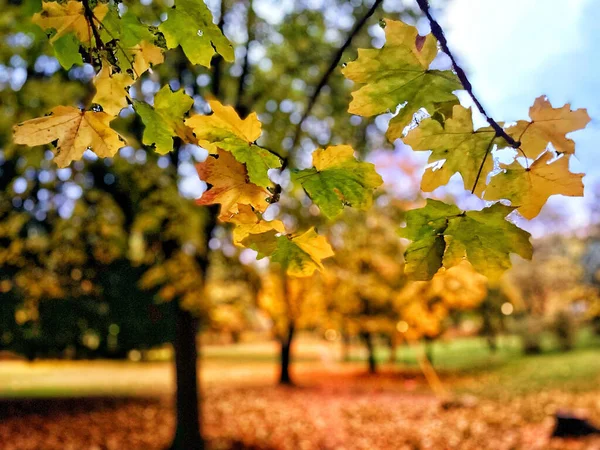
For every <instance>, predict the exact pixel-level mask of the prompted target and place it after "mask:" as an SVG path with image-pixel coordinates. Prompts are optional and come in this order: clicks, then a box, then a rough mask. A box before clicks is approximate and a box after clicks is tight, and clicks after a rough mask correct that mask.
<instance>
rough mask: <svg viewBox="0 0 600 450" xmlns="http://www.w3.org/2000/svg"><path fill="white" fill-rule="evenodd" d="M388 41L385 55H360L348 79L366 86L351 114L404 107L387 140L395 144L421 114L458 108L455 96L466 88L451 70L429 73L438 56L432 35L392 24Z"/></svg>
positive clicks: (365, 52) (387, 32) (373, 52)
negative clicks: (448, 105)
mask: <svg viewBox="0 0 600 450" xmlns="http://www.w3.org/2000/svg"><path fill="white" fill-rule="evenodd" d="M385 39H386V41H385V45H384V46H383V47H382V48H381V49H359V50H358V58H357V59H356V61H352V62H350V63H348V64H347V65H346V67H345V68H344V69H343V70H342V73H343V74H344V76H345V77H346V78H348V79H350V80H352V81H354V82H355V83H358V84H361V85H362V86H361V87H360V88H359V89H358V90H356V91H354V92H353V93H352V102H351V103H350V107H349V109H348V112H350V113H351V114H358V115H361V116H374V115H376V114H382V113H386V112H390V111H391V112H393V111H395V110H396V107H397V106H398V105H403V107H402V108H401V109H400V111H399V112H398V114H397V115H396V116H395V117H394V118H393V119H392V120H391V121H390V124H389V127H388V131H387V137H388V139H389V140H390V141H393V140H394V139H396V138H398V137H400V136H402V133H403V130H404V128H405V127H406V126H407V125H409V124H410V122H411V121H412V119H413V115H414V113H416V112H417V111H418V110H419V109H421V108H425V109H427V111H428V112H429V113H430V114H433V112H434V111H435V106H436V104H439V103H442V102H449V101H450V102H455V101H456V100H457V98H456V96H455V95H454V94H453V93H452V91H455V90H459V89H462V85H461V83H460V81H459V80H458V77H457V76H456V74H454V73H453V72H452V71H450V70H446V71H441V70H430V69H429V66H430V64H431V62H432V61H433V60H434V59H435V57H436V55H437V53H438V47H437V41H436V39H435V37H434V36H433V35H432V34H428V35H427V36H420V35H419V32H418V30H417V28H416V27H413V26H410V25H407V24H405V23H403V22H400V21H396V20H386V21H385Z"/></svg>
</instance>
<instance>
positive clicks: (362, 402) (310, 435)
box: [0, 379, 600, 450]
mask: <svg viewBox="0 0 600 450" xmlns="http://www.w3.org/2000/svg"><path fill="white" fill-rule="evenodd" d="M377 384H378V383H377V380H376V379H375V380H366V379H363V380H360V379H358V380H348V379H339V380H337V381H336V382H335V383H328V384H326V385H322V386H316V387H303V388H282V387H275V388H273V387H253V388H247V387H245V388H234V389H227V388H216V387H214V388H210V389H208V391H207V392H206V403H205V407H204V416H205V420H206V424H205V431H206V434H207V435H208V437H209V438H210V441H211V448H261V449H263V448H264V449H267V448H272V449H344V448H347V449H436V450H437V449H461V450H462V449H478V450H479V449H494V450H501V449H527V450H535V449H540V450H541V449H556V450H565V449H598V448H600V437H599V438H587V439H580V440H562V439H552V440H550V439H549V437H548V436H549V435H550V432H551V429H552V426H553V423H552V419H551V418H550V414H551V413H552V412H553V411H554V410H555V408H556V404H557V403H558V404H564V405H569V406H570V407H572V408H583V409H585V410H586V411H587V412H588V413H590V415H591V417H592V418H593V419H595V420H600V400H599V399H600V391H598V392H590V393H586V394H582V395H572V394H561V393H560V392H548V393H543V394H534V395H529V396H526V397H524V398H522V399H518V400H514V401H511V402H508V403H504V402H502V403H499V402H493V401H479V402H477V403H476V404H474V405H469V406H461V407H454V408H448V409H445V408H443V407H442V405H441V404H440V403H439V402H438V401H437V400H436V399H435V398H434V397H432V396H430V395H423V394H411V393H406V392H399V391H397V390H390V389H386V388H385V387H377ZM384 385H385V383H384ZM0 414H1V416H2V420H1V422H0V439H1V441H0V442H1V443H2V445H1V448H2V449H3V450H17V449H18V450H25V449H31V450H55V449H56V450H71V449H72V450H83V449H90V450H91V449H94V450H96V449H119V450H121V449H131V450H134V449H140V450H142V449H144V450H145V449H148V450H149V449H161V448H163V447H164V446H166V445H167V444H168V442H169V438H170V435H171V431H172V427H173V410H172V407H171V404H170V401H169V400H168V399H167V398H164V399H85V400H81V399H79V400H66V399H65V400H53V401H46V400H33V401H4V402H3V403H2V404H1V406H0Z"/></svg>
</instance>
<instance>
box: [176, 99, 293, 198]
mask: <svg viewBox="0 0 600 450" xmlns="http://www.w3.org/2000/svg"><path fill="white" fill-rule="evenodd" d="M208 103H209V105H210V108H211V109H212V111H213V113H212V114H211V115H201V114H197V115H195V116H192V117H190V118H189V119H187V120H186V121H185V124H186V125H187V126H188V127H190V128H192V129H193V130H194V134H195V135H196V138H197V139H198V145H201V146H202V147H204V148H206V149H207V150H208V151H209V152H210V153H216V152H217V150H218V149H222V150H227V151H228V152H230V153H231V154H232V155H233V156H234V157H235V159H236V160H238V161H239V162H241V163H243V164H245V165H246V168H247V169H248V176H249V178H250V181H252V182H253V183H255V184H258V185H259V186H263V187H266V186H269V185H270V184H271V181H270V180H269V177H268V174H267V171H268V170H269V169H273V168H276V167H280V166H281V160H280V159H279V157H277V156H276V155H274V154H273V153H271V152H269V151H268V150H267V149H264V148H262V147H259V146H258V145H256V144H255V143H254V141H256V140H257V139H258V138H259V137H260V134H261V124H260V121H259V120H258V116H257V115H256V113H252V114H250V115H249V116H248V117H246V118H245V119H241V118H240V116H238V114H237V113H236V111H235V109H233V108H232V107H231V106H224V105H222V104H221V103H220V102H219V101H218V100H209V101H208Z"/></svg>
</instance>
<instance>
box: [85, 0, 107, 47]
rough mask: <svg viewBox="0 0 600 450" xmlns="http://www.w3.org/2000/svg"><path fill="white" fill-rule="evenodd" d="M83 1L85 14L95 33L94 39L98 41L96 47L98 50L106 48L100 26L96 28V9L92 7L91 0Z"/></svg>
mask: <svg viewBox="0 0 600 450" xmlns="http://www.w3.org/2000/svg"><path fill="white" fill-rule="evenodd" d="M82 3H83V12H84V15H85V19H86V21H87V23H88V24H89V26H90V28H91V29H92V34H93V35H94V40H95V41H96V47H97V48H98V50H102V49H104V48H105V47H104V42H102V39H101V38H100V33H99V32H98V28H96V24H95V23H94V11H92V8H91V7H90V2H89V0H82Z"/></svg>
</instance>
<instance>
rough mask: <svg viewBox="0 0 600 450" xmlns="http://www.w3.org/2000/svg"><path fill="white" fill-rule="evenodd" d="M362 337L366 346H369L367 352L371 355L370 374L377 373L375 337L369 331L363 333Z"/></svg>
mask: <svg viewBox="0 0 600 450" xmlns="http://www.w3.org/2000/svg"><path fill="white" fill-rule="evenodd" d="M361 335H362V338H363V340H364V341H365V345H366V346H367V351H368V353H369V355H368V358H369V373H377V361H376V360H375V347H374V346H373V335H372V334H371V333H370V332H368V331H363V332H362V333H361Z"/></svg>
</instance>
